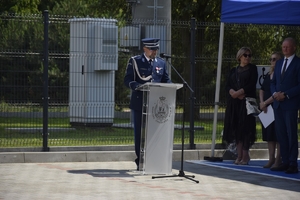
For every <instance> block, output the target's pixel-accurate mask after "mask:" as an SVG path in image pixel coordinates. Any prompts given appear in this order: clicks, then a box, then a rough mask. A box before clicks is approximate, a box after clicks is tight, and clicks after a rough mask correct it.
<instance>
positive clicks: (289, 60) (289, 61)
mask: <svg viewBox="0 0 300 200" xmlns="http://www.w3.org/2000/svg"><path fill="white" fill-rule="evenodd" d="M294 57H295V54H293V55H292V56H290V57H288V58H287V57H284V61H283V63H282V66H281V73H282V70H283V66H284V63H285V59H288V60H287V63H286V69H285V71H286V70H287V69H288V67H289V65H290V63H291V62H292V60H293V58H294Z"/></svg>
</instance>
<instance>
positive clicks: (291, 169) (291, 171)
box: [285, 166, 298, 174]
mask: <svg viewBox="0 0 300 200" xmlns="http://www.w3.org/2000/svg"><path fill="white" fill-rule="evenodd" d="M285 173H286V174H297V173H298V167H297V166H289V168H288V169H287V170H286V171H285Z"/></svg>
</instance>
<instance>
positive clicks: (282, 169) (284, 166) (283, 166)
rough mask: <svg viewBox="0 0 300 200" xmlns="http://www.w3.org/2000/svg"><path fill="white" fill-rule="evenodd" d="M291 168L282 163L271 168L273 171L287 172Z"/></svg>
mask: <svg viewBox="0 0 300 200" xmlns="http://www.w3.org/2000/svg"><path fill="white" fill-rule="evenodd" d="M288 168H289V165H288V164H283V163H281V164H280V165H279V166H278V167H271V168H270V170H271V171H286V170H287V169H288Z"/></svg>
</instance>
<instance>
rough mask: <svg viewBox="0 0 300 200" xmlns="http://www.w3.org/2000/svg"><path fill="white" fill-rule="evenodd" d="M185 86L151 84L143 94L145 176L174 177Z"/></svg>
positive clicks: (142, 159)
mask: <svg viewBox="0 0 300 200" xmlns="http://www.w3.org/2000/svg"><path fill="white" fill-rule="evenodd" d="M182 87H183V84H176V83H153V82H147V83H145V84H143V85H141V86H139V87H138V88H137V89H138V90H141V91H143V110H142V126H141V127H142V130H141V148H140V149H141V151H140V163H139V169H140V171H142V173H143V174H171V172H172V156H173V137H174V120H175V105H176V90H178V89H180V88H182Z"/></svg>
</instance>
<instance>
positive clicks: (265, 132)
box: [259, 52, 282, 168]
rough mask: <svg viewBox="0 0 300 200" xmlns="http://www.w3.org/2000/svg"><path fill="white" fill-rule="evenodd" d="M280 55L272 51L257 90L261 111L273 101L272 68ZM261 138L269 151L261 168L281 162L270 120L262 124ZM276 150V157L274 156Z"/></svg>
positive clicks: (274, 165) (265, 109) (264, 110)
mask: <svg viewBox="0 0 300 200" xmlns="http://www.w3.org/2000/svg"><path fill="white" fill-rule="evenodd" d="M281 58H282V55H281V53H279V52H274V53H272V55H271V58H270V63H271V66H270V71H269V72H268V73H267V74H266V77H265V79H264V82H263V84H262V86H261V89H260V90H259V100H260V104H259V108H260V109H261V110H262V111H263V112H265V113H266V112H268V106H269V105H271V106H272V103H273V98H272V94H271V80H272V78H273V73H274V68H275V64H276V61H277V60H279V59H281ZM262 140H263V141H266V142H267V143H268V152H269V161H268V163H267V164H266V165H264V166H263V168H271V167H278V166H279V165H280V163H281V157H280V145H279V143H278V142H277V139H276V133H275V122H272V123H271V124H270V125H269V126H268V127H266V128H265V127H264V126H263V125H262ZM276 145H277V152H276ZM275 152H276V158H275Z"/></svg>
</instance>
